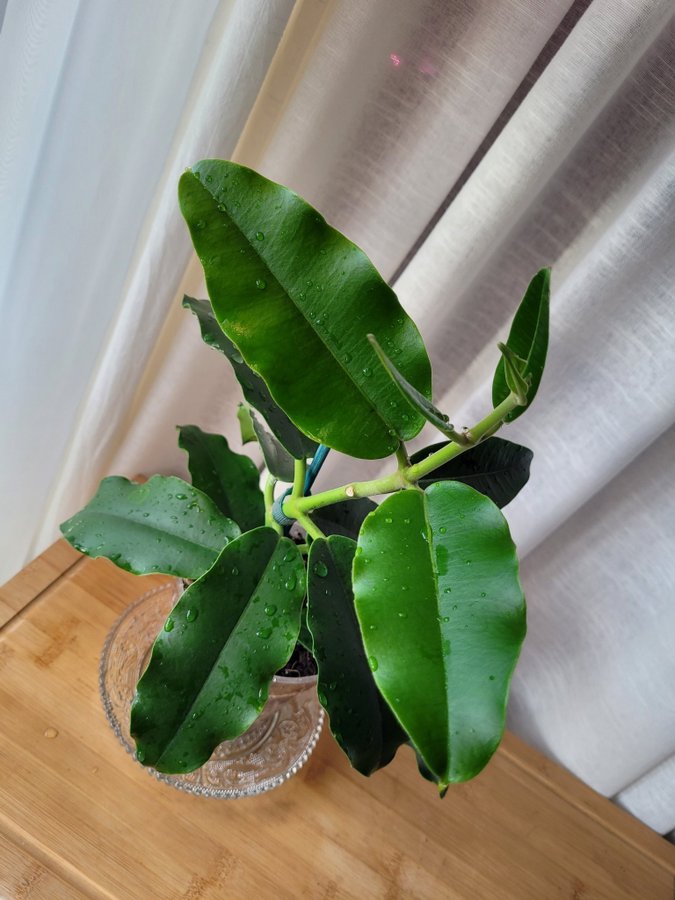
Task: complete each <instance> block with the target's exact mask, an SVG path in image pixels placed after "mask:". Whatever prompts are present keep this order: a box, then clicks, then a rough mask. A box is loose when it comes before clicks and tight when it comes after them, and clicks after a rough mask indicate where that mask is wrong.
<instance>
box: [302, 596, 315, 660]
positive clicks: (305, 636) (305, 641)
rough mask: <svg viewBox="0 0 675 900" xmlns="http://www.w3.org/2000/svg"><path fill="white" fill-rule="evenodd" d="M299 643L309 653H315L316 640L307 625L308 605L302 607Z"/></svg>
mask: <svg viewBox="0 0 675 900" xmlns="http://www.w3.org/2000/svg"><path fill="white" fill-rule="evenodd" d="M298 643H299V644H302V646H303V647H304V648H305V650H307V651H308V652H309V653H311V654H314V640H313V638H312V632H311V631H310V630H309V628H308V627H307V606H306V605H305V606H303V607H302V616H301V617H300V634H299V635H298Z"/></svg>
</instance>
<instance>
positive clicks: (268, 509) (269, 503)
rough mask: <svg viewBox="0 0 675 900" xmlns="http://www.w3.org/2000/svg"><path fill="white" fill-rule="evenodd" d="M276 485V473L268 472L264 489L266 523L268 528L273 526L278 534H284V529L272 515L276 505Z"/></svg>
mask: <svg viewBox="0 0 675 900" xmlns="http://www.w3.org/2000/svg"><path fill="white" fill-rule="evenodd" d="M276 485H277V479H276V478H275V477H274V475H271V474H269V473H268V474H267V479H266V481H265V489H264V491H263V496H264V498H265V525H267V527H268V528H273V529H274V530H275V531H276V533H277V534H283V533H284V529H283V528H282V527H281V525H279V523H278V522H275V520H274V516H273V515H272V507H273V506H274V488H275V487H276Z"/></svg>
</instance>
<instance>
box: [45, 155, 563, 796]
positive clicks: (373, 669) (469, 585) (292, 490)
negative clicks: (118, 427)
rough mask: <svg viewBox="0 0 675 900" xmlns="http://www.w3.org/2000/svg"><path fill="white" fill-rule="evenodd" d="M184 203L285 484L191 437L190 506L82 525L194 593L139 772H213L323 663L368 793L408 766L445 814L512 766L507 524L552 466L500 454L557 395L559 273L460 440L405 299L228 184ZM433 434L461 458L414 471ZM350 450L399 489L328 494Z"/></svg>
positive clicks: (258, 426)
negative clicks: (463, 791)
mask: <svg viewBox="0 0 675 900" xmlns="http://www.w3.org/2000/svg"><path fill="white" fill-rule="evenodd" d="M179 200H180V206H181V210H182V213H183V215H184V217H185V219H186V221H187V224H188V227H189V229H190V233H191V236H192V240H193V243H194V246H195V249H196V251H197V253H198V255H199V258H200V260H201V262H202V265H203V267H204V272H205V275H206V283H207V287H208V292H209V296H210V301H207V300H195V299H191V298H188V297H186V298H185V300H184V303H183V305H184V306H185V307H187V308H188V309H190V310H191V311H192V312H193V313H194V314H195V315H196V317H197V318H198V320H199V324H200V327H201V332H202V336H203V339H204V341H205V342H206V343H207V344H209V345H210V346H212V347H213V348H215V349H217V350H218V351H220V352H221V353H222V354H223V355H225V356H226V357H227V359H228V360H229V362H230V363H231V365H232V367H233V369H234V373H235V375H236V377H237V379H238V381H239V383H240V384H241V387H242V390H243V395H244V400H245V402H244V403H243V404H242V405H241V406H240V409H239V418H240V423H241V427H242V436H243V438H244V440H245V441H246V440H250V439H257V440H258V441H259V443H260V446H261V448H262V452H263V455H264V458H265V462H266V466H267V470H268V474H267V479H266V481H265V485H264V488H263V489H262V490H261V489H260V487H259V483H260V482H259V475H258V471H257V469H256V467H255V466H254V464H253V463H252V462H251V460H249V459H248V458H247V457H245V456H243V455H240V454H237V453H234V452H233V451H232V450H230V448H229V447H228V445H227V442H226V440H225V438H223V437H221V436H219V435H214V434H207V433H205V432H203V431H201V430H200V429H199V428H197V427H196V426H185V427H181V428H180V429H179V444H180V446H181V447H182V448H183V449H185V450H186V451H187V453H188V464H189V469H190V473H191V477H192V484H188V483H187V482H185V481H183V480H181V479H180V478H176V477H173V476H169V477H165V476H159V475H156V476H154V477H153V478H151V479H150V480H149V481H148V482H147V483H145V484H134V483H132V482H130V481H128V480H126V479H125V478H119V477H112V478H105V479H104V480H103V481H102V482H101V485H100V487H99V490H98V493H97V494H96V496H95V497H94V498H93V499H92V500H91V502H90V503H89V504H88V505H87V506H86V507H84V509H83V510H81V511H80V512H79V513H77V514H76V515H75V516H73V517H72V518H71V519H69V520H68V521H67V522H65V523H64V524H63V525H62V530H63V533H64V535H65V537H66V538H67V539H68V541H70V543H71V544H72V545H73V546H74V547H76V548H77V549H78V550H80V551H82V552H83V553H86V554H88V555H90V556H94V557H96V556H104V557H107V558H108V559H109V560H111V561H112V562H113V563H115V564H116V565H118V566H120V567H122V568H123V569H126V570H128V571H130V572H133V573H135V574H137V575H144V574H149V573H157V572H162V573H166V574H167V575H172V576H177V577H180V578H183V579H187V580H188V582H189V587H187V589H186V590H185V592H184V593H183V595H182V596H181V598H180V599H179V601H178V602H177V604H176V606H175V608H173V610H172V611H171V613H170V615H169V617H168V618H167V620H166V622H165V624H164V626H163V628H162V629H161V631H160V632H159V635H158V636H157V639H156V641H155V643H154V647H153V650H152V656H151V659H150V662H149V665H148V667H147V670H146V671H145V673H144V674H143V676H142V678H141V679H140V681H139V683H138V686H137V691H136V697H135V700H134V704H133V707H132V712H131V733H132V735H133V736H134V739H135V741H136V747H137V756H138V759H139V761H141V762H142V763H143V764H144V765H146V766H151V767H154V768H155V769H156V770H158V771H160V772H171V773H177V772H189V771H191V770H194V769H195V768H197V767H199V766H201V765H202V764H203V763H204V762H205V761H206V760H207V759H208V758H209V756H210V755H211V753H212V752H213V750H214V748H215V747H216V746H217V745H218V744H220V743H221V742H222V741H224V740H230V739H232V738H235V737H237V736H238V735H241V734H242V733H243V732H245V731H246V729H248V728H249V727H250V726H251V724H252V723H253V722H254V721H255V719H256V717H257V716H258V715H259V713H260V711H261V709H262V707H263V705H264V702H265V700H266V698H267V695H268V691H269V686H270V683H271V681H272V679H273V677H274V675H275V673H276V672H277V671H278V670H279V669H280V668H282V667H283V666H284V665H285V664H286V663H287V662H288V660H289V658H290V657H291V656H292V654H293V653H294V651H295V650H296V647H301V646H304V647H305V648H307V650H309V651H310V652H311V654H312V655H313V657H314V659H315V660H316V665H317V668H318V693H319V699H320V701H321V704H322V705H323V707H324V708H325V710H326V712H327V714H328V717H329V720H330V727H331V730H332V732H333V734H334V736H335V738H336V740H337V742H338V743H339V745H340V746H341V747H342V749H343V750H344V751H345V753H346V754H347V756H348V757H349V760H350V762H351V764H352V765H353V766H354V767H355V768H356V769H358V771H359V772H361V773H362V774H364V775H370V774H371V773H372V772H374V771H376V770H377V769H379V768H381V767H382V766H385V765H386V764H387V763H388V762H390V761H391V759H392V758H393V756H394V754H395V753H396V750H397V748H398V747H399V746H400V745H401V744H402V743H410V744H411V745H412V746H413V747H414V749H415V751H416V753H417V757H418V763H419V766H420V771H421V772H422V774H424V775H425V777H427V778H430V779H432V780H434V781H435V782H436V783H437V785H438V789H439V791H440V793H441V794H443V793H444V792H445V791H446V789H447V787H448V785H449V784H451V783H453V782H461V781H466V780H467V779H470V778H472V777H473V776H475V775H476V774H477V773H478V772H480V771H481V769H482V768H483V767H484V766H485V764H486V763H487V762H488V760H489V759H490V757H491V755H492V754H493V753H494V751H495V749H496V748H497V746H498V744H499V742H500V739H501V736H502V733H503V729H504V715H505V706H506V701H507V695H508V689H509V683H510V679H511V675H512V673H513V669H514V666H515V664H516V660H517V658H518V654H519V651H520V647H521V643H522V641H523V638H524V635H525V600H524V597H523V593H522V588H521V586H520V582H519V579H518V562H517V558H516V552H515V547H514V545H513V542H512V540H511V537H510V534H509V529H508V526H507V523H506V520H505V519H504V516H503V514H502V513H501V511H500V508H501V507H503V506H504V505H506V504H507V503H508V502H509V501H510V500H511V499H512V498H513V497H514V496H515V495H516V494H517V492H518V491H519V490H520V489H521V488H522V487H523V485H524V484H525V482H526V481H527V479H528V475H529V466H530V461H531V458H532V453H531V451H530V450H528V449H526V448H525V447H521V446H518V445H517V444H514V443H511V442H509V441H506V440H503V439H502V438H499V437H495V436H494V435H495V433H496V432H497V431H498V430H499V429H500V428H501V427H502V425H504V424H506V423H508V422H511V421H513V420H514V419H516V418H517V417H518V416H519V415H521V414H522V412H523V411H524V410H525V408H526V407H527V406H528V405H529V404H530V403H531V402H532V400H533V399H534V396H535V394H536V391H537V388H538V386H539V382H540V379H541V375H542V371H543V367H544V360H545V357H546V349H547V343H548V303H549V270H547V269H542V270H541V271H540V272H538V273H537V274H536V275H535V276H534V278H533V279H532V281H531V283H530V285H529V287H528V289H527V292H526V294H525V296H524V299H523V300H522V302H521V304H520V307H519V308H518V311H517V313H516V315H515V318H514V321H513V325H512V328H511V332H510V334H509V337H508V340H507V342H506V344H500V345H499V349H500V351H501V358H500V359H499V363H498V365H497V368H496V372H495V376H494V382H493V388H492V408H491V409H490V411H489V412H487V414H486V416H485V417H484V418H483V419H482V420H481V421H479V422H477V423H476V424H474V425H472V426H471V427H469V428H464V429H461V430H458V429H455V428H454V427H453V425H451V424H450V422H449V419H448V416H447V415H445V414H444V413H442V412H440V411H439V410H438V409H437V408H436V407H435V406H434V405H433V403H432V400H431V366H430V363H429V359H428V356H427V353H426V350H425V347H424V343H423V341H422V338H421V336H420V334H419V332H418V330H417V328H416V327H415V325H414V323H413V322H412V320H411V319H410V318H409V317H408V315H406V313H405V312H404V310H403V309H402V308H401V306H400V305H399V303H398V300H397V298H396V296H395V294H394V292H393V291H392V290H391V288H390V287H389V286H388V285H387V284H386V283H385V282H384V281H383V279H382V278H381V277H380V276H379V275H378V273H377V272H376V270H375V269H374V267H373V266H372V264H371V263H370V261H369V260H368V259H367V257H366V256H365V254H364V253H363V252H362V251H361V250H360V249H359V248H358V247H356V246H355V245H354V244H352V243H351V242H350V241H349V240H347V239H346V238H345V237H344V236H343V235H341V234H340V233H339V232H337V231H336V230H335V229H333V228H332V227H330V226H329V225H328V224H327V223H326V222H325V220H324V219H323V218H322V216H320V215H319V213H318V212H317V211H316V210H314V209H313V208H312V207H311V206H309V205H308V204H307V203H305V202H304V201H303V200H302V199H301V198H300V197H298V196H297V195H296V194H294V193H293V192H291V191H290V190H288V189H286V188H284V187H282V186H280V185H278V184H275V183H273V182H271V181H268V180H267V179H265V178H263V177H262V176H261V175H259V174H257V173H256V172H254V171H252V170H250V169H247V168H245V167H243V166H240V165H237V164H235V163H232V162H227V161H222V160H204V161H202V162H200V163H198V164H197V165H195V166H193V167H192V168H191V169H189V170H187V171H186V172H185V173H184V174H183V176H182V177H181V179H180V184H179ZM427 421H428V422H431V423H432V425H434V426H435V427H436V428H437V429H438V430H439V431H440V432H441V434H442V436H443V440H442V441H441V442H440V443H435V444H433V445H432V446H430V447H426V448H425V449H424V450H421V451H419V452H417V453H415V454H413V455H412V456H409V455H408V451H407V449H406V443H405V442H406V441H408V440H411V439H412V438H414V437H415V436H416V435H417V434H418V433H419V432H420V430H421V428H422V426H423V425H424V424H425V422H427ZM328 448H335V449H336V450H339V451H340V452H342V453H345V454H348V455H350V456H352V457H356V458H357V459H380V458H385V457H391V458H392V465H391V467H390V470H389V473H388V474H386V475H385V476H383V477H380V478H376V479H374V480H364V481H354V482H351V483H350V484H346V485H343V486H336V487H329V488H328V489H323V488H322V489H321V490H319V491H316V490H313V489H314V482H315V479H316V478H317V476H318V474H319V471H320V469H321V465H322V463H323V460H324V459H325V456H326V453H327V452H328ZM278 482H284V483H286V484H287V485H289V486H288V487H286V488H285V489H281V490H280V489H278V487H277V485H278ZM379 495H385V498H384V499H383V500H382V501H381V502H380V503H379V504H377V503H376V502H375V501H374V500H373V499H372V498H373V497H375V496H379ZM298 529H300V530H301V535H302V536H301V537H298V536H297V534H298ZM290 534H295V538H294V539H292V538H291V537H289V535H290Z"/></svg>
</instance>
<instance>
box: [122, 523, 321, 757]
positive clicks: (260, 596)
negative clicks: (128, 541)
mask: <svg viewBox="0 0 675 900" xmlns="http://www.w3.org/2000/svg"><path fill="white" fill-rule="evenodd" d="M304 590H305V570H304V566H303V563H302V557H301V556H300V553H299V552H298V550H297V549H296V547H295V544H293V542H292V541H289V540H288V539H287V538H280V537H279V535H278V534H277V533H276V532H275V531H273V530H272V529H271V528H256V529H255V530H254V531H249V532H247V533H246V534H243V535H242V536H241V537H240V538H238V539H237V540H236V541H233V542H232V543H231V544H229V545H228V546H227V547H226V548H225V550H224V551H223V552H222V553H221V555H220V556H219V557H218V559H217V560H216V562H215V563H214V565H213V567H212V568H211V569H210V570H209V571H208V572H207V573H206V574H205V575H204V576H202V578H200V579H199V580H198V581H195V583H194V584H193V585H191V586H190V587H189V588H188V590H187V591H186V592H185V593H184V594H183V596H182V597H181V599H180V600H179V601H178V603H177V605H176V606H175V607H174V609H173V611H172V612H171V615H170V617H169V618H168V619H167V621H166V623H165V625H164V629H163V630H162V631H161V632H160V634H159V636H158V638H157V640H156V641H155V644H154V647H153V650H152V656H151V659H150V664H149V665H148V668H147V670H146V672H145V674H144V675H143V677H142V678H141V680H140V681H139V683H138V687H137V692H136V697H135V700H134V704H133V707H132V710H131V734H132V735H133V737H134V739H135V741H136V747H137V753H138V758H139V760H140V761H141V762H142V763H144V765H147V766H154V767H155V768H156V769H158V770H159V771H160V772H190V771H192V770H193V769H196V768H197V767H198V766H200V765H202V764H203V763H204V762H206V760H207V759H208V758H209V757H210V755H211V753H212V752H213V750H214V749H215V748H216V747H217V746H218V744H220V743H221V741H225V740H230V739H232V738H235V737H237V736H238V735H240V734H242V733H243V732H244V731H245V730H246V729H247V728H248V727H249V726H250V725H251V724H252V723H253V722H254V721H255V719H256V718H257V717H258V715H259V714H260V711H261V710H262V708H263V706H264V704H265V701H266V699H267V694H268V688H269V684H270V682H271V680H272V677H273V676H274V673H275V672H276V671H277V669H279V668H280V667H281V666H283V665H284V663H285V662H286V661H287V660H288V659H289V657H290V656H291V653H292V652H293V649H294V648H295V643H296V641H297V637H298V632H299V630H300V607H301V604H302V598H303V596H304Z"/></svg>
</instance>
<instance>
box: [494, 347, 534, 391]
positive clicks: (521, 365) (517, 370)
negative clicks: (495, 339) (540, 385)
mask: <svg viewBox="0 0 675 900" xmlns="http://www.w3.org/2000/svg"><path fill="white" fill-rule="evenodd" d="M497 347H498V348H499V352H500V353H501V355H502V357H503V359H502V362H503V363H504V378H505V379H506V386H507V387H508V389H509V390H510V391H511V393H512V394H515V396H516V397H517V398H518V401H519V403H520V405H521V406H527V392H528V389H529V383H528V381H527V380H526V379H525V378H523V375H522V373H523V372H524V371H525V369H526V367H527V360H526V359H521V358H520V357H519V356H517V355H516V354H515V353H514V352H513V350H511V349H510V348H509V347H507V346H506V344H502V343H499V344H497Z"/></svg>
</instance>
